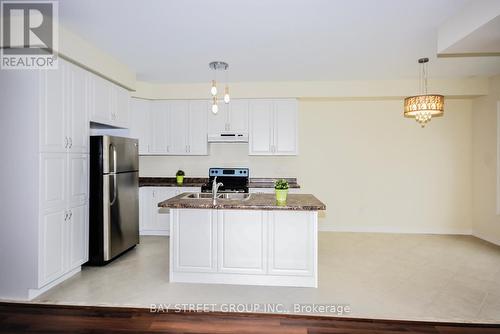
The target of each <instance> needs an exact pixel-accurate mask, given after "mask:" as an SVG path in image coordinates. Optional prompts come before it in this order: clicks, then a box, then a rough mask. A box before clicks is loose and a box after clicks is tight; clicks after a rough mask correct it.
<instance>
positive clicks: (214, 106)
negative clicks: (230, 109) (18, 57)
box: [208, 61, 231, 114]
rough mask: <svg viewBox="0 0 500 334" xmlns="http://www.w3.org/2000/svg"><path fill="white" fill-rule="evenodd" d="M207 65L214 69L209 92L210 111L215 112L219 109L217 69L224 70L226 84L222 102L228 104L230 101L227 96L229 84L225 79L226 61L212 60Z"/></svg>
mask: <svg viewBox="0 0 500 334" xmlns="http://www.w3.org/2000/svg"><path fill="white" fill-rule="evenodd" d="M208 67H209V68H210V69H211V70H213V71H214V79H213V80H212V87H211V88H210V94H211V95H212V113H214V114H217V112H218V111H219V106H218V104H217V101H218V99H217V71H225V72H226V86H225V88H224V97H223V100H224V103H226V104H228V103H229V101H231V98H230V96H229V85H228V83H227V82H228V80H227V69H228V68H229V65H228V63H225V62H223V61H213V62H211V63H209V64H208Z"/></svg>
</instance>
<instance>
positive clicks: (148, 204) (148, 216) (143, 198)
mask: <svg viewBox="0 0 500 334" xmlns="http://www.w3.org/2000/svg"><path fill="white" fill-rule="evenodd" d="M152 203H153V189H152V188H150V187H141V188H139V231H140V232H141V234H142V232H143V231H147V230H154V221H153V207H152Z"/></svg>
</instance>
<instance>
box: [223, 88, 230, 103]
mask: <svg viewBox="0 0 500 334" xmlns="http://www.w3.org/2000/svg"><path fill="white" fill-rule="evenodd" d="M230 101H231V98H230V97H229V87H228V86H226V88H225V89H224V103H226V104H228V103H229V102H230Z"/></svg>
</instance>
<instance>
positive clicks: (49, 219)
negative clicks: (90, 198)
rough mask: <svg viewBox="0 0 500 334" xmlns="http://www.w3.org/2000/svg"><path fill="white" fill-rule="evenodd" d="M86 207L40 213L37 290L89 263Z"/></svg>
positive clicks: (86, 205) (84, 205)
mask: <svg viewBox="0 0 500 334" xmlns="http://www.w3.org/2000/svg"><path fill="white" fill-rule="evenodd" d="M88 210H89V208H88V204H86V203H85V204H83V205H79V206H76V207H71V208H69V209H62V210H61V209H52V210H47V211H46V212H44V213H42V215H41V218H40V234H39V238H40V240H39V266H38V288H43V287H44V286H45V285H47V284H49V283H51V282H53V281H55V280H57V279H58V278H61V277H63V276H64V275H65V274H66V273H68V272H70V271H72V270H75V269H78V268H79V267H80V266H81V265H82V264H84V263H85V262H87V260H88Z"/></svg>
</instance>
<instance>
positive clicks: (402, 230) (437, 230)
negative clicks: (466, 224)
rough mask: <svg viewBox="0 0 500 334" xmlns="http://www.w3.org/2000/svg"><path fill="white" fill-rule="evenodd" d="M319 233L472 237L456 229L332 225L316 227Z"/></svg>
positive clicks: (468, 232) (465, 231)
mask: <svg viewBox="0 0 500 334" xmlns="http://www.w3.org/2000/svg"><path fill="white" fill-rule="evenodd" d="M318 230H319V231H321V232H359V233H399V234H457V235H472V230H471V229H458V228H432V229H409V228H394V227H365V226H361V227H351V226H350V227H339V226H332V225H321V224H320V226H319V227H318Z"/></svg>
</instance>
